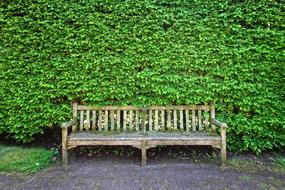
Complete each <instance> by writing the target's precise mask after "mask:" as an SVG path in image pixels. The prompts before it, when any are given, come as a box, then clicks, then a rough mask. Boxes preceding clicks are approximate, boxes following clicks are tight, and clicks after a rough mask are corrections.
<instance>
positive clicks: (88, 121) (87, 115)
mask: <svg viewBox="0 0 285 190" xmlns="http://www.w3.org/2000/svg"><path fill="white" fill-rule="evenodd" d="M86 122H87V123H86V125H85V130H86V131H89V129H90V110H87V111H86Z"/></svg>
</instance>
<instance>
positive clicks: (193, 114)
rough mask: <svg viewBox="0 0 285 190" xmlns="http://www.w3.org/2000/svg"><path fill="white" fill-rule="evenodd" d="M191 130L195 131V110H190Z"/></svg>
mask: <svg viewBox="0 0 285 190" xmlns="http://www.w3.org/2000/svg"><path fill="white" fill-rule="evenodd" d="M192 130H193V131H196V122H195V110H192Z"/></svg>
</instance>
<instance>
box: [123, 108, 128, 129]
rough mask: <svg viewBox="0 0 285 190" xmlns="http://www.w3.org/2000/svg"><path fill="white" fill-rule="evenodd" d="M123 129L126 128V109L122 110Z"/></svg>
mask: <svg viewBox="0 0 285 190" xmlns="http://www.w3.org/2000/svg"><path fill="white" fill-rule="evenodd" d="M123 114H124V115H123V131H126V130H127V111H126V110H124V111H123Z"/></svg>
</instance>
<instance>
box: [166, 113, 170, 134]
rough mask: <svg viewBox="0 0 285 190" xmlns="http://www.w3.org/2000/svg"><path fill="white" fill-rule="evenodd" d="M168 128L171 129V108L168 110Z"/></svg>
mask: <svg viewBox="0 0 285 190" xmlns="http://www.w3.org/2000/svg"><path fill="white" fill-rule="evenodd" d="M166 113H167V116H166V117H167V122H166V123H167V130H171V115H170V110H167V112H166Z"/></svg>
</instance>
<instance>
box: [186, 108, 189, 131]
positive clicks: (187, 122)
mask: <svg viewBox="0 0 285 190" xmlns="http://www.w3.org/2000/svg"><path fill="white" fill-rule="evenodd" d="M185 115H186V117H185V119H186V132H189V123H190V121H189V110H186V111H185Z"/></svg>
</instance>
